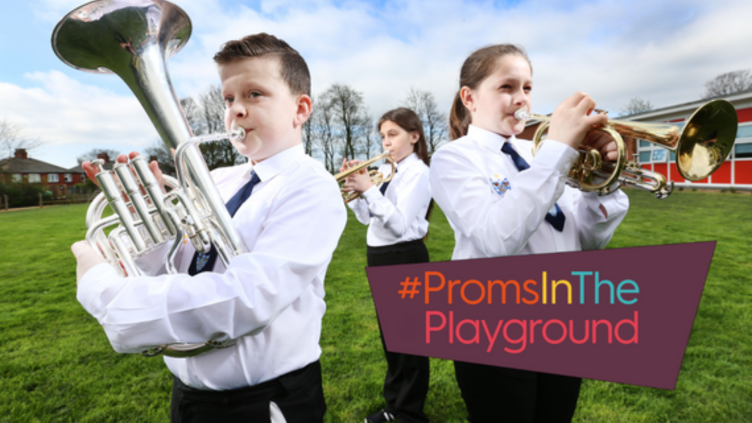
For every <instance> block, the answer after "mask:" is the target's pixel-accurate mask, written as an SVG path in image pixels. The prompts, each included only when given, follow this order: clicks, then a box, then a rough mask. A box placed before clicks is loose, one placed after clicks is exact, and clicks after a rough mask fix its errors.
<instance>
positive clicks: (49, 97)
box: [0, 0, 752, 145]
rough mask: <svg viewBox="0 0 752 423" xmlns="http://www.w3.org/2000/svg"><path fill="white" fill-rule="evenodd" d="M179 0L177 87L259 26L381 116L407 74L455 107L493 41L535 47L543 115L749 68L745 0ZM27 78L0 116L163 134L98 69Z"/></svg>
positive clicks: (141, 135) (95, 131) (204, 76)
mask: <svg viewBox="0 0 752 423" xmlns="http://www.w3.org/2000/svg"><path fill="white" fill-rule="evenodd" d="M177 3H178V4H179V5H180V6H181V7H182V8H183V9H184V10H186V12H187V13H188V15H189V16H190V17H191V19H192V21H193V35H192V39H191V40H190V41H189V43H188V44H187V46H186V47H185V48H184V49H183V51H181V52H180V53H178V54H177V55H176V56H175V57H174V58H173V59H172V60H170V62H169V65H168V67H169V68H170V73H171V76H172V80H173V83H174V84H175V88H176V91H177V93H178V95H179V96H181V97H182V96H196V95H197V94H199V93H200V92H202V91H204V90H205V89H206V87H207V86H209V85H210V84H217V83H219V79H218V76H217V72H216V67H215V65H214V64H213V62H212V56H213V55H214V53H215V52H216V51H217V50H218V49H219V47H220V46H221V44H222V43H224V42H226V41H227V40H230V39H237V38H240V37H242V36H244V35H248V34H252V33H257V32H269V33H272V34H275V35H277V36H279V37H280V38H283V39H285V40H286V41H288V42H289V43H290V44H291V45H292V46H293V47H294V48H296V49H297V50H298V51H300V52H301V53H302V54H303V56H304V57H305V58H306V60H307V61H308V64H309V66H310V68H311V72H312V80H313V89H314V93H315V94H318V93H321V92H322V91H323V90H325V89H326V88H327V87H328V86H330V85H331V84H332V83H335V82H339V83H346V84H349V85H351V86H353V87H354V88H355V89H357V90H359V91H361V92H363V94H364V98H365V101H366V104H367V106H368V107H369V109H370V111H371V113H372V114H374V115H375V117H378V115H380V114H381V113H383V112H385V111H386V110H388V109H389V108H392V107H395V106H397V105H398V104H399V102H400V101H401V100H402V99H403V98H404V96H405V94H406V91H407V90H408V89H409V87H411V86H415V87H418V88H421V89H426V90H430V91H432V92H434V93H435V94H436V97H437V100H438V101H439V104H440V107H442V108H443V110H445V111H447V112H448V110H449V107H450V104H451V100H452V98H453V97H454V94H455V92H456V90H457V89H458V86H457V84H458V79H459V69H460V67H461V65H462V62H463V61H464V60H465V58H466V57H467V56H468V55H469V53H470V52H472V51H473V50H475V49H477V48H480V47H482V46H485V45H488V44H494V43H503V42H512V43H519V44H522V45H523V46H524V47H525V48H526V49H527V51H528V53H529V55H530V57H531V60H532V62H533V67H534V70H535V73H534V78H533V79H534V82H535V89H534V94H533V99H534V103H535V105H534V106H535V107H534V109H535V110H536V111H537V112H539V113H548V112H550V111H551V110H553V108H554V107H555V106H556V105H557V104H558V103H559V102H561V101H562V100H563V99H564V98H566V97H567V96H568V95H571V94H572V93H573V92H574V91H578V90H581V91H586V92H588V93H589V94H591V95H593V97H594V98H595V99H596V100H597V101H598V102H599V106H601V107H605V108H608V109H610V110H611V111H612V115H614V114H617V113H618V112H619V110H620V109H621V108H622V107H623V106H624V105H626V104H627V103H628V101H629V99H630V98H632V97H635V96H639V97H642V98H643V99H646V100H649V101H651V102H652V103H653V104H654V105H655V106H657V107H664V106H670V105H672V104H677V103H682V102H687V101H693V100H696V99H698V98H699V97H700V94H701V93H702V91H703V89H704V87H703V84H704V83H705V82H706V81H707V80H709V79H711V78H713V77H714V76H716V75H718V74H720V73H723V72H728V71H732V70H738V69H749V68H752V60H751V59H750V57H752V56H751V55H750V53H752V47H751V46H752V44H751V43H750V42H751V41H752V25H749V22H748V21H749V19H748V18H749V16H752V2H749V1H748V0H729V1H724V2H715V3H707V2H700V1H699V0H668V1H660V2H657V1H654V0H634V1H630V2H619V1H615V0H600V1H592V2H579V3H578V2H561V1H557V0H532V1H523V2H520V3H519V4H517V5H515V6H511V7H507V8H498V7H495V6H493V4H492V2H479V3H475V4H464V3H462V2H457V1H425V0H408V1H406V2H397V1H387V2H386V4H385V5H384V6H383V7H380V8H377V7H376V6H374V5H372V4H370V3H365V2H363V1H359V0H348V1H344V2H337V3H331V2H325V1H321V0H308V1H292V0H284V1H271V0H262V1H260V2H254V4H257V6H255V8H251V7H249V6H246V5H244V4H242V3H240V2H235V1H225V0H221V1H220V0H182V1H177ZM79 4H80V0H44V5H45V8H44V10H46V12H44V13H55V14H56V18H55V20H56V19H58V18H59V17H61V16H62V15H63V14H64V13H66V12H68V11H69V10H71V9H72V8H74V7H76V6H78V5H79ZM31 76H32V77H33V78H35V79H34V80H35V81H38V83H39V86H38V87H36V88H28V89H20V88H19V87H14V86H10V85H8V84H0V96H4V97H3V98H4V101H3V105H2V106H0V115H5V114H7V115H8V116H15V117H16V118H17V119H16V120H21V121H24V122H28V123H29V124H30V125H32V126H33V127H34V128H35V131H37V133H38V134H39V135H40V136H41V135H42V134H44V135H45V136H49V137H54V139H56V140H57V139H59V140H60V141H59V142H65V143H72V142H80V143H91V144H94V143H101V142H107V140H113V139H114V140H117V142H123V141H124V140H126V139H128V140H132V141H134V142H132V143H133V144H137V145H144V144H147V143H148V142H149V140H151V139H153V138H154V137H155V136H156V135H155V134H156V132H155V131H154V129H153V128H152V126H151V124H150V122H149V121H148V119H146V117H145V113H144V112H143V111H142V110H141V107H140V106H139V105H138V103H137V102H136V101H135V99H134V98H130V97H127V96H126V97H122V96H117V95H114V94H113V93H111V92H107V91H105V90H102V89H97V88H96V87H95V85H96V84H101V85H100V86H104V85H105V84H106V83H105V82H99V80H100V79H101V80H102V81H104V79H103V77H94V76H91V75H84V74H81V76H80V77H79V78H76V79H77V80H80V81H85V84H80V83H76V82H75V81H74V80H72V79H70V78H65V77H64V76H63V75H62V74H59V73H56V72H45V73H33V74H32V75H31ZM8 95H10V96H12V100H11V101H7V98H8V97H7V96H8Z"/></svg>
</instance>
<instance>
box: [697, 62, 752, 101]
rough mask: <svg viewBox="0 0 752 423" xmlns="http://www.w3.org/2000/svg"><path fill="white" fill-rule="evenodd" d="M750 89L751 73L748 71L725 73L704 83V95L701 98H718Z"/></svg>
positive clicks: (751, 85)
mask: <svg viewBox="0 0 752 423" xmlns="http://www.w3.org/2000/svg"><path fill="white" fill-rule="evenodd" d="M750 89H752V73H750V70H749V69H747V70H738V71H733V72H727V73H722V74H720V75H718V76H716V77H715V78H713V79H711V80H710V81H708V82H706V83H705V94H703V96H702V98H703V99H707V98H713V97H720V96H724V95H729V94H734V93H738V92H742V91H747V90H750Z"/></svg>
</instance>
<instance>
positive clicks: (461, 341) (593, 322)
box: [366, 242, 715, 389]
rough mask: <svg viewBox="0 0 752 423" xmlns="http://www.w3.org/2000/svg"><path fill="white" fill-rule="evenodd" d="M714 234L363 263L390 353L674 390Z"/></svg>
mask: <svg viewBox="0 0 752 423" xmlns="http://www.w3.org/2000/svg"><path fill="white" fill-rule="evenodd" d="M714 250H715V242H701V243H693V244H676V245H661V246H651V247H637V248H623V249H613V250H597V251H582V252H573V253H558V254H540V255H529V256H513V257H499V258H490V259H478V260H460V261H450V262H436V263H420V264H407V265H397V266H385V267H368V268H366V272H367V274H368V280H369V283H370V285H371V292H372V293H373V298H374V301H375V303H376V311H377V313H378V316H379V322H380V323H381V327H382V329H383V331H384V338H385V341H386V345H387V349H388V350H389V351H393V352H400V353H408V354H415V355H422V356H429V357H437V358H444V359H449V360H460V361H468V362H473V363H481V364H488V365H494V366H503V367H511V368H516V369H524V370H533V371H539V372H547V373H556V374H562V375H569V376H578V377H584V378H589V379H600V380H606V381H611V382H620V383H627V384H632V385H642V386H650V387H655V388H663V389H674V387H675V386H676V380H677V377H678V375H679V369H680V367H681V362H682V359H683V357H684V351H685V349H686V346H687V341H688V340H689V334H690V332H691V330H692V324H693V322H694V318H695V313H696V312H697V306H698V305H699V302H700V297H701V295H702V289H703V286H704V285H705V279H706V278H707V275H708V270H709V268H710V261H711V259H712V257H713V251H714Z"/></svg>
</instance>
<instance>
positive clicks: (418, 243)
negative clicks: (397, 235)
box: [367, 238, 423, 254]
mask: <svg viewBox="0 0 752 423" xmlns="http://www.w3.org/2000/svg"><path fill="white" fill-rule="evenodd" d="M422 246H423V239H422V238H421V239H415V240H412V241H405V242H400V243H398V244H392V245H382V246H380V247H371V246H370V245H368V246H367V247H368V248H367V252H368V254H380V253H393V252H399V251H410V250H414V249H416V248H421V247H422Z"/></svg>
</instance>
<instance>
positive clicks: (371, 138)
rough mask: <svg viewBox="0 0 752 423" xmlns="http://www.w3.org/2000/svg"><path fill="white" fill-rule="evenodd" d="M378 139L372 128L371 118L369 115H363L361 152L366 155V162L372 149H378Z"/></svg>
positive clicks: (374, 129)
mask: <svg viewBox="0 0 752 423" xmlns="http://www.w3.org/2000/svg"><path fill="white" fill-rule="evenodd" d="M379 139H380V136H379V134H377V133H376V128H375V127H374V126H373V118H372V117H371V115H365V116H364V118H363V152H364V153H365V154H366V160H368V159H370V158H371V153H372V152H373V150H374V149H376V150H379V149H380V147H381V143H380V142H379Z"/></svg>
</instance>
